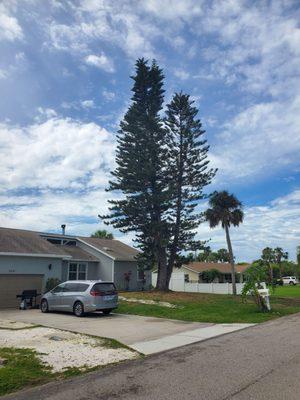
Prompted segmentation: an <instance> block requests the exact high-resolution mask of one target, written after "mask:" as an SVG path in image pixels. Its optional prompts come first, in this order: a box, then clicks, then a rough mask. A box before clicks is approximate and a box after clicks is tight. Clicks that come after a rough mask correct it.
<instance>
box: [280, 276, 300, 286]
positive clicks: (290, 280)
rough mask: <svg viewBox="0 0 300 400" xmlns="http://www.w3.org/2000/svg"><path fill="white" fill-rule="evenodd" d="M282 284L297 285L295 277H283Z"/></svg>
mask: <svg viewBox="0 0 300 400" xmlns="http://www.w3.org/2000/svg"><path fill="white" fill-rule="evenodd" d="M282 282H283V284H284V285H297V283H298V279H297V278H296V277H295V276H284V277H283V278H282Z"/></svg>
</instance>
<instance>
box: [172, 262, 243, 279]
mask: <svg viewBox="0 0 300 400" xmlns="http://www.w3.org/2000/svg"><path fill="white" fill-rule="evenodd" d="M249 266H250V264H242V265H238V264H237V265H235V270H236V273H237V276H238V279H237V282H240V283H242V282H244V275H243V273H244V272H245V271H246V270H247V268H249ZM213 269H216V270H218V271H219V277H217V278H216V279H215V280H214V282H215V283H226V282H229V283H231V265H230V264H229V263H221V262H220V263H213V262H197V261H195V262H191V263H190V264H188V265H183V266H182V267H181V268H174V269H173V272H174V273H176V272H184V280H185V282H199V283H202V282H204V280H203V279H202V273H203V272H204V271H208V270H213Z"/></svg>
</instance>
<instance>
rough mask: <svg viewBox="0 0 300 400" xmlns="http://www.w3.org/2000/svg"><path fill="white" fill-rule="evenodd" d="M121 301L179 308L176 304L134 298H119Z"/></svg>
mask: <svg viewBox="0 0 300 400" xmlns="http://www.w3.org/2000/svg"><path fill="white" fill-rule="evenodd" d="M119 300H122V301H127V302H129V303H140V304H150V305H154V306H160V307H167V308H178V306H177V305H176V304H171V303H168V302H167V301H155V300H151V299H136V298H134V297H123V296H119Z"/></svg>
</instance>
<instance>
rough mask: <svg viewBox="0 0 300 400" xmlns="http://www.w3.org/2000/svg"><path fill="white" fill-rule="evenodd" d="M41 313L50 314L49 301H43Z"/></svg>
mask: <svg viewBox="0 0 300 400" xmlns="http://www.w3.org/2000/svg"><path fill="white" fill-rule="evenodd" d="M41 311H42V313H47V312H49V306H48V301H47V300H45V299H44V300H42V302H41Z"/></svg>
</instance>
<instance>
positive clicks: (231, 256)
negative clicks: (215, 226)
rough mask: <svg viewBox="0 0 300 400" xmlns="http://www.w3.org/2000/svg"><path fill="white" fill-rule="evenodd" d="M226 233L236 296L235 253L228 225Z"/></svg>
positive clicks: (233, 291)
mask: <svg viewBox="0 0 300 400" xmlns="http://www.w3.org/2000/svg"><path fill="white" fill-rule="evenodd" d="M225 233H226V242H227V247H228V253H229V259H230V265H231V280H232V294H233V295H234V296H236V282H235V267H234V258H233V251H232V246H231V240H230V235H229V227H228V225H227V224H225Z"/></svg>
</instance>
